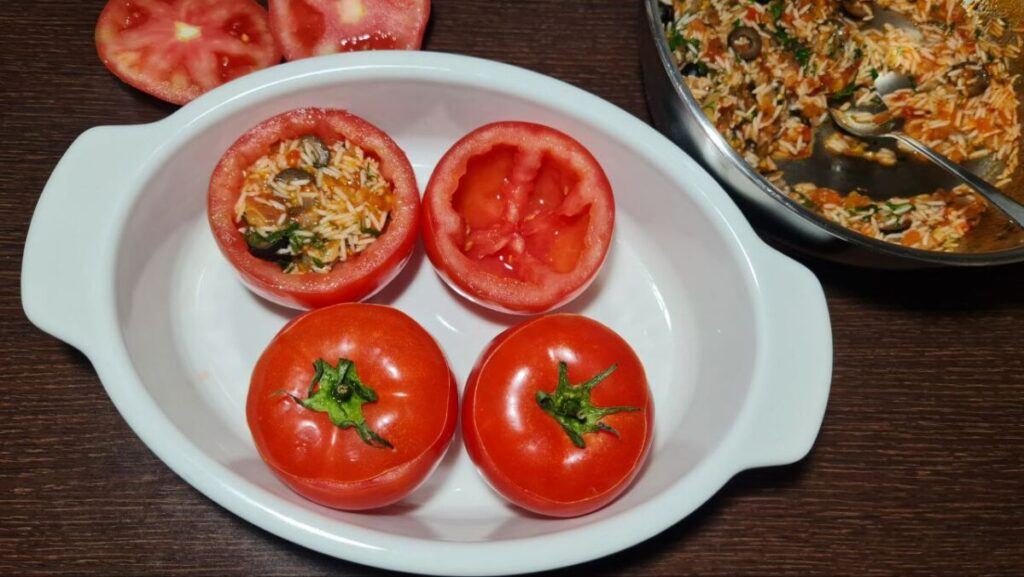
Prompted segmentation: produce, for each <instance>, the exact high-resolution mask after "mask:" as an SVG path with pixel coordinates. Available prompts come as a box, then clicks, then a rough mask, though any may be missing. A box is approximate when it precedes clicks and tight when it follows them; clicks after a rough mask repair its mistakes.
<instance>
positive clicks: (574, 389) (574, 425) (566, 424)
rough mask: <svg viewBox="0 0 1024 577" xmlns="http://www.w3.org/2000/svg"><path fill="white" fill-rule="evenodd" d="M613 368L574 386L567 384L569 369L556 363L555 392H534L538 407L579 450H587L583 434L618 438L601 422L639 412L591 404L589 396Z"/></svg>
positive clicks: (631, 408) (612, 428)
mask: <svg viewBox="0 0 1024 577" xmlns="http://www.w3.org/2000/svg"><path fill="white" fill-rule="evenodd" d="M615 369H616V365H612V366H610V367H608V368H607V369H605V370H604V371H602V372H601V373H599V374H597V375H595V376H594V377H593V378H591V379H590V380H589V381H587V382H585V383H581V384H579V385H573V384H572V383H570V382H569V366H568V365H566V364H565V363H564V362H559V363H558V384H557V385H556V386H555V391H554V392H553V393H548V392H546V391H537V396H536V398H537V404H538V405H540V408H541V409H543V410H544V412H545V413H547V414H549V415H551V417H552V418H554V419H555V421H557V422H558V424H559V425H561V426H562V430H564V431H565V434H567V435H569V440H571V441H572V444H573V445H576V446H577V447H579V448H581V449H585V448H586V442H585V441H584V439H583V435H585V434H587V433H596V432H599V431H604V432H606V433H611V434H613V435H615V436H616V437H618V436H619V432H618V431H616V430H615V428H614V427H612V426H611V425H606V424H604V423H602V422H601V419H603V418H605V417H607V416H608V415H611V414H614V413H622V412H627V411H639V410H640V408H639V407H597V406H595V405H594V404H593V402H591V400H590V394H591V392H593V390H594V387H596V386H597V385H599V384H600V383H601V381H603V380H605V379H606V378H608V375H610V374H612V373H613V372H615Z"/></svg>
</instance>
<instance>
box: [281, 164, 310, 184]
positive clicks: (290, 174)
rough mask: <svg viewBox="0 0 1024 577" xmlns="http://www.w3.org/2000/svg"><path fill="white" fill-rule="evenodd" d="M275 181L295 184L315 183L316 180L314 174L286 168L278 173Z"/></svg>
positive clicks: (299, 169)
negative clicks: (303, 182)
mask: <svg viewBox="0 0 1024 577" xmlns="http://www.w3.org/2000/svg"><path fill="white" fill-rule="evenodd" d="M274 180H276V181H278V182H283V183H285V184H294V183H297V182H302V181H306V182H313V181H314V180H316V179H315V178H314V177H313V175H312V174H310V173H308V172H306V171H305V170H302V169H301V168H286V169H284V170H282V171H281V172H279V173H277V176H275V177H274Z"/></svg>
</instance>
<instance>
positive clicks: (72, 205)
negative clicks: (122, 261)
mask: <svg viewBox="0 0 1024 577" xmlns="http://www.w3.org/2000/svg"><path fill="white" fill-rule="evenodd" d="M155 126H157V125H144V126H100V127H97V128H92V129H90V130H87V131H86V132H84V133H83V134H82V135H81V136H79V137H78V138H77V139H75V141H74V142H73V143H72V144H71V147H70V148H68V150H67V152H65V153H64V156H63V157H61V159H60V161H59V162H58V163H57V166H56V168H54V169H53V173H52V174H51V175H50V178H49V180H48V181H47V182H46V187H45V188H44V189H43V192H42V194H41V195H40V197H39V202H38V203H37V204H36V208H35V212H34V213H33V214H32V222H31V224H30V225H29V230H28V236H27V238H26V240H25V251H24V254H23V256H22V263H21V303H22V306H23V307H24V309H25V315H26V316H28V319H29V320H30V321H32V323H33V324H34V325H36V326H37V327H39V328H40V329H42V330H44V331H46V332H47V333H49V334H51V335H53V336H55V337H57V338H59V339H60V340H62V341H64V342H66V343H68V344H70V345H72V346H74V347H75V348H77V349H79V350H81V351H83V352H85V353H88V350H87V349H88V345H89V342H90V337H91V336H93V335H95V334H96V329H97V328H98V327H97V326H96V319H97V318H98V316H97V315H98V313H99V311H100V310H101V309H102V307H103V306H104V303H101V302H99V295H100V294H102V293H101V292H100V291H99V290H98V289H99V288H100V283H101V282H102V281H103V280H104V279H106V277H107V276H109V274H110V273H109V272H108V271H107V269H106V268H103V262H102V255H103V254H105V251H103V250H101V248H100V247H101V246H102V244H103V243H104V242H105V241H106V240H109V235H110V234H112V233H113V231H111V230H110V226H111V221H112V218H111V215H112V214H113V213H114V212H116V210H117V209H118V208H119V204H120V202H121V201H122V200H124V199H125V193H126V192H127V187H128V183H129V181H130V179H131V178H133V177H134V175H135V174H136V173H137V171H138V167H139V166H140V165H141V164H142V163H143V162H145V160H146V159H147V157H148V156H149V155H151V154H152V153H153V152H154V151H155V150H156V148H157V147H158V146H159V144H160V143H161V142H162V141H163V139H162V138H161V137H160V136H159V135H158V134H157V133H158V132H161V131H160V130H159V129H157V128H155ZM107 280H109V279H107ZM93 340H94V339H93Z"/></svg>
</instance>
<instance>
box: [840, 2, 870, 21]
mask: <svg viewBox="0 0 1024 577" xmlns="http://www.w3.org/2000/svg"><path fill="white" fill-rule="evenodd" d="M842 1H843V11H844V12H846V13H847V14H849V15H850V16H853V17H854V18H860V19H861V20H864V19H866V18H871V16H872V15H873V14H874V10H872V9H871V4H872V2H871V1H870V0H842Z"/></svg>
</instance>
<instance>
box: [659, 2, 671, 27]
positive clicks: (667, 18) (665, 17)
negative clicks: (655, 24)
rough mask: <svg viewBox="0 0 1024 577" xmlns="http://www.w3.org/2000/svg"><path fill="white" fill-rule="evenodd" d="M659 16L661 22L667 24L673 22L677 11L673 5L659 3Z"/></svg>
mask: <svg viewBox="0 0 1024 577" xmlns="http://www.w3.org/2000/svg"><path fill="white" fill-rule="evenodd" d="M658 15H659V16H660V17H661V21H662V22H664V23H665V24H668V23H669V22H672V20H674V16H675V10H674V9H673V8H672V3H671V2H669V3H665V2H658Z"/></svg>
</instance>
